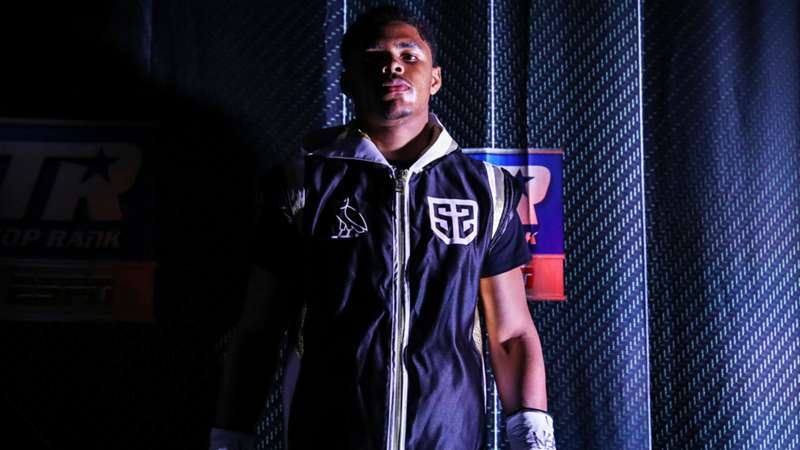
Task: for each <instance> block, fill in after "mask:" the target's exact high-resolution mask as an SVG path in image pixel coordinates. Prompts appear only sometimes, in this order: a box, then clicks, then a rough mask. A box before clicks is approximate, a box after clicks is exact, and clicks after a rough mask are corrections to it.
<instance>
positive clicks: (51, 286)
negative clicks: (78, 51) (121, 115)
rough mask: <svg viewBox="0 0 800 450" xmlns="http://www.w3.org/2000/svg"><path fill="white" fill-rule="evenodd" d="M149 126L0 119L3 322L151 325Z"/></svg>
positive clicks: (0, 309)
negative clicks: (79, 321) (142, 322)
mask: <svg viewBox="0 0 800 450" xmlns="http://www.w3.org/2000/svg"><path fill="white" fill-rule="evenodd" d="M153 136H154V128H153V127H152V126H151V125H146V124H119V123H103V122H100V123H97V122H93V123H87V122H73V121H27V120H0V318H4V319H12V320H13V319H20V320H71V319H87V320H97V319H101V320H102V319H120V320H143V319H144V320H149V319H150V318H151V316H152V278H153V268H154V242H153V230H154V225H155V223H154V221H155V219H154V217H155V211H154V207H155V201H154V200H155V185H154V176H153V174H152V172H151V171H150V170H148V169H149V166H148V165H147V164H146V161H147V160H146V155H147V150H148V149H150V148H151V147H153V146H154V138H153Z"/></svg>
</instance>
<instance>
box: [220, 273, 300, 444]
mask: <svg viewBox="0 0 800 450" xmlns="http://www.w3.org/2000/svg"><path fill="white" fill-rule="evenodd" d="M285 286H286V283H283V282H279V280H278V278H277V277H276V276H275V275H273V274H272V273H270V272H269V271H268V270H267V269H265V268H263V267H259V266H256V265H253V266H252V267H251V269H250V279H249V284H248V288H247V298H246V299H245V304H244V307H243V309H242V315H241V318H240V320H239V322H238V324H237V326H236V329H235V331H234V334H233V337H232V340H231V343H230V352H229V355H228V357H227V358H226V360H225V367H224V372H223V376H222V384H221V386H220V391H219V397H218V401H217V414H216V418H215V421H214V426H215V427H216V428H217V429H221V430H222V429H224V430H229V431H238V432H244V433H253V432H254V431H255V425H256V421H257V420H258V418H259V415H260V414H261V412H262V409H263V407H264V401H265V400H266V396H267V393H268V390H269V385H268V384H269V383H268V380H270V379H271V378H272V376H273V374H274V373H275V369H276V365H277V363H278V351H279V348H280V344H281V340H282V338H283V332H284V330H285V329H286V328H287V325H288V320H289V317H290V314H291V312H290V311H289V310H288V307H287V305H288V304H289V302H287V301H281V300H280V297H282V294H281V291H282V290H283V289H284V288H285Z"/></svg>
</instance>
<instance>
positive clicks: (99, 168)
mask: <svg viewBox="0 0 800 450" xmlns="http://www.w3.org/2000/svg"><path fill="white" fill-rule="evenodd" d="M117 161H119V158H109V157H107V156H106V153H105V151H104V150H103V147H100V148H99V149H98V150H97V154H96V155H94V158H92V159H89V160H83V161H81V163H80V164H82V165H84V166H86V172H85V173H84V174H83V178H81V183H85V182H87V181H88V180H89V179H90V178H92V177H93V176H95V175H98V176H101V177H103V179H104V180H106V181H107V182H109V183H111V176H110V175H109V174H108V166H110V165H112V164H114V163H115V162H117Z"/></svg>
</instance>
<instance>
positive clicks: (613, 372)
mask: <svg viewBox="0 0 800 450" xmlns="http://www.w3.org/2000/svg"><path fill="white" fill-rule="evenodd" d="M530 17H531V20H530V34H531V38H530V46H531V48H530V54H531V55H532V57H531V59H530V60H529V63H528V70H529V73H530V75H529V77H528V84H527V89H528V96H527V99H528V103H527V108H528V111H529V112H528V142H529V143H530V144H529V145H530V146H534V147H560V148H564V152H565V157H564V163H565V168H564V209H565V213H564V217H565V233H564V235H565V240H566V242H565V245H566V253H567V262H566V288H567V298H568V301H567V303H565V304H559V305H555V307H554V306H553V305H549V304H534V305H531V307H532V310H533V314H534V317H535V318H536V319H537V324H538V326H539V329H540V331H541V333H542V334H543V336H544V337H543V341H544V345H545V348H546V350H545V351H546V355H547V363H548V375H549V376H548V388H549V390H550V392H551V399H552V402H551V404H552V406H551V408H552V409H553V411H554V412H555V413H556V415H557V416H558V417H559V423H560V424H559V429H558V431H559V437H560V440H561V442H562V443H564V444H566V445H564V446H563V448H576V449H577V448H598V449H608V448H628V449H642V448H648V447H649V433H650V429H649V410H648V407H649V405H648V402H649V399H648V395H649V393H648V377H649V373H648V364H647V340H648V336H647V311H646V304H645V294H646V293H645V289H646V287H645V261H644V248H643V242H644V227H643V220H642V219H643V208H644V205H643V197H642V191H641V177H642V173H641V164H642V161H641V135H640V125H641V124H640V119H639V118H640V115H639V105H640V102H639V53H638V41H639V39H638V35H639V33H638V4H637V2H634V1H626V2H612V1H605V2H604V1H592V2H583V1H570V2H548V1H536V2H533V4H532V7H531V11H530Z"/></svg>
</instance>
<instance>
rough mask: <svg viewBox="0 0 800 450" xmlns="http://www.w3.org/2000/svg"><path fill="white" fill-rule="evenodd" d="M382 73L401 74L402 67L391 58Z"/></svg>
mask: <svg viewBox="0 0 800 450" xmlns="http://www.w3.org/2000/svg"><path fill="white" fill-rule="evenodd" d="M383 73H385V74H388V73H403V65H402V64H400V61H399V60H398V59H397V58H391V59H390V60H389V61H388V62H387V63H386V64H385V65H384V66H383Z"/></svg>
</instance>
